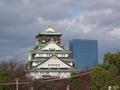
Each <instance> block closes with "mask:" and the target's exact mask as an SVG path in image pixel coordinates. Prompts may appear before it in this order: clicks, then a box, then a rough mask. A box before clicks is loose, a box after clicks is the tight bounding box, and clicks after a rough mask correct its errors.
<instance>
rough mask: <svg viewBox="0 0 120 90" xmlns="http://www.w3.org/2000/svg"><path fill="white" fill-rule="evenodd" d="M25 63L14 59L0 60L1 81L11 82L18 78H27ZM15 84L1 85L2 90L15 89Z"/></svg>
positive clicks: (0, 89)
mask: <svg viewBox="0 0 120 90" xmlns="http://www.w3.org/2000/svg"><path fill="white" fill-rule="evenodd" d="M26 74H27V72H26V69H25V63H21V62H19V61H17V59H12V60H9V61H1V62H0V81H1V82H9V81H15V79H16V78H19V79H26V78H27V77H26ZM14 88H15V86H4V85H0V90H14Z"/></svg>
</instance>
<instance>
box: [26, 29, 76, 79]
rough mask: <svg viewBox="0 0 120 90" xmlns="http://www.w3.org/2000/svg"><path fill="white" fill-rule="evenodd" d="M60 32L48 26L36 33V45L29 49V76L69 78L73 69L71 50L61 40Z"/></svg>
mask: <svg viewBox="0 0 120 90" xmlns="http://www.w3.org/2000/svg"><path fill="white" fill-rule="evenodd" d="M61 36H62V33H58V32H56V31H55V30H54V29H53V28H51V27H49V28H48V29H47V30H45V32H41V33H38V34H37V35H36V45H35V46H34V48H33V49H31V50H30V51H29V58H28V59H29V64H28V72H29V76H31V77H33V78H44V77H56V78H69V77H70V76H71V72H73V71H74V70H75V69H74V64H73V63H74V60H73V59H72V58H71V56H70V54H71V52H70V51H69V50H68V49H66V48H65V47H64V45H63V44H62V42H61Z"/></svg>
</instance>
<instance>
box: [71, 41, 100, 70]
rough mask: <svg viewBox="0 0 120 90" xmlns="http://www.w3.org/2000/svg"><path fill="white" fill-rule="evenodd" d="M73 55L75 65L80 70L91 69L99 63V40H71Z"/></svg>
mask: <svg viewBox="0 0 120 90" xmlns="http://www.w3.org/2000/svg"><path fill="white" fill-rule="evenodd" d="M69 49H70V51H71V56H72V57H73V58H74V60H75V62H74V67H75V68H76V69H78V70H87V69H91V68H93V67H95V66H96V64H98V42H97V40H81V39H73V40H71V41H70V42H69Z"/></svg>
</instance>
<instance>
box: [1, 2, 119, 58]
mask: <svg viewBox="0 0 120 90" xmlns="http://www.w3.org/2000/svg"><path fill="white" fill-rule="evenodd" d="M119 3H120V1H118V0H99V1H97V0H76V1H74V0H60V1H59V2H58V1H56V0H52V1H51V0H34V1H33V0H10V1H9V0H0V57H1V59H3V58H10V57H14V56H18V57H22V58H25V56H26V54H27V51H28V49H29V48H30V47H32V46H33V45H34V43H35V38H34V37H35V34H36V33H37V32H41V31H44V30H45V29H46V27H47V26H48V25H53V27H54V28H55V29H56V31H58V32H63V33H64V35H63V38H62V39H63V41H64V42H65V45H66V44H68V41H69V40H70V39H73V38H81V39H97V40H99V55H100V59H101V58H102V56H103V54H104V53H105V52H108V51H117V50H119V49H120V43H119V42H118V41H119V40H120V29H119V28H120V21H119V18H120V5H119ZM68 33H69V35H68ZM66 42H67V43H66ZM115 43H117V44H115Z"/></svg>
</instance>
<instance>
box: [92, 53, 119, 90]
mask: <svg viewBox="0 0 120 90" xmlns="http://www.w3.org/2000/svg"><path fill="white" fill-rule="evenodd" d="M108 86H113V87H114V86H119V87H120V52H117V53H110V52H109V53H106V54H105V55H104V63H103V64H101V65H97V66H96V68H95V69H93V70H92V73H91V89H92V90H107V89H108Z"/></svg>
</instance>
